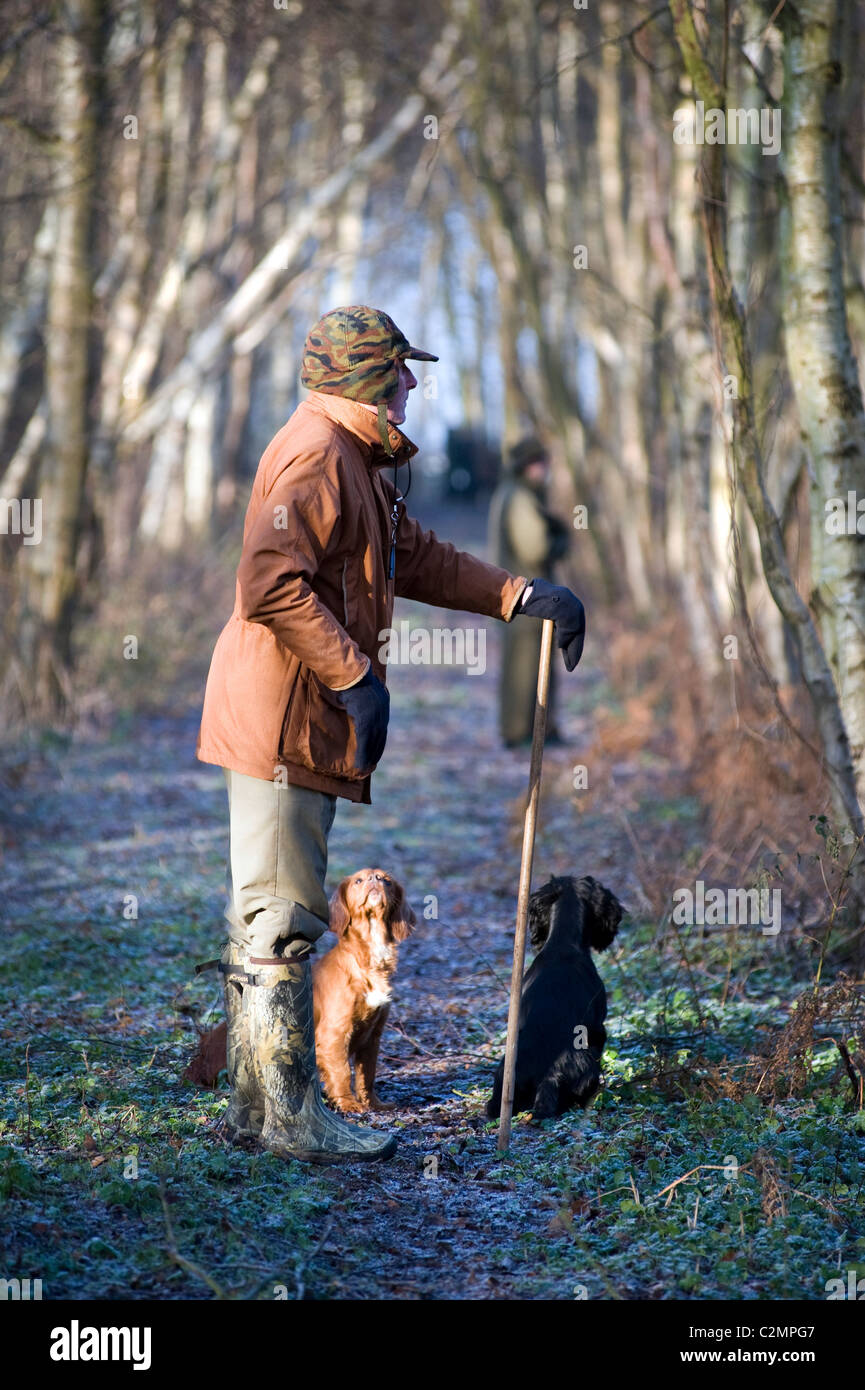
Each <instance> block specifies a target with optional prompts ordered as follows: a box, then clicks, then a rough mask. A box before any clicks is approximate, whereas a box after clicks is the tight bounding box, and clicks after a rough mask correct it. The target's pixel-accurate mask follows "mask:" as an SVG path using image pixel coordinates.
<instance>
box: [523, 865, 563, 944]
mask: <svg viewBox="0 0 865 1390" xmlns="http://www.w3.org/2000/svg"><path fill="white" fill-rule="evenodd" d="M561 895H562V882H561V880H560V879H557V878H551V879H550V880H549V882H548V883H545V884H543V886H542V887H541V888H537V889H536V890H535V892H534V893H532V895H531V897H530V898H529V937H530V939H531V943H532V950H533V951H535V952H537V951H539V950H540V949H541V947H542V946H544V945H546V941H547V937H548V936H549V934H550V923H551V921H552V914H553V906H554V904H555V903H556V902H557V901H558V899H559V898H560V897H561Z"/></svg>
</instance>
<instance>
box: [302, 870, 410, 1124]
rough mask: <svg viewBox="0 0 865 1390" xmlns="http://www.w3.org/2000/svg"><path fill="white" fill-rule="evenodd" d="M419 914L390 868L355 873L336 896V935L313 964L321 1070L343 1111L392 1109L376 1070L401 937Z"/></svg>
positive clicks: (332, 911) (323, 1081) (331, 1096)
mask: <svg viewBox="0 0 865 1390" xmlns="http://www.w3.org/2000/svg"><path fill="white" fill-rule="evenodd" d="M416 920H417V919H416V918H415V915H414V913H413V912H412V910H411V908H410V907H409V905H408V903H407V902H406V899H405V893H404V892H403V889H402V885H401V884H399V883H397V881H396V879H395V878H393V877H392V875H391V874H388V873H386V872H385V871H384V869H360V870H358V872H357V873H356V874H350V875H349V877H348V878H344V879H343V880H342V883H341V884H340V885H339V887H338V888H337V890H336V892H335V893H334V895H333V898H332V900H331V904H330V925H331V929H332V930H333V931H335V932H336V935H337V937H338V940H337V943H336V945H335V946H334V947H333V949H332V950H330V951H328V953H327V955H326V956H323V957H322V959H321V960H318V961H314V962H313V966H312V979H313V986H314V990H313V997H314V1001H315V1052H316V1058H317V1060H318V1070H319V1074H320V1076H321V1084H322V1086H323V1087H324V1090H325V1092H326V1094H327V1096H328V1097H329V1099H330V1100H331V1101H332V1102H333V1104H334V1105H335V1106H336V1107H337V1108H338V1109H339V1110H342V1111H358V1110H393V1109H394V1106H392V1105H386V1104H385V1103H384V1102H383V1101H381V1100H379V1098H378V1096H377V1095H376V1092H375V1069H376V1063H377V1062H378V1049H379V1044H380V1042H381V1035H382V1032H383V1030H384V1025H385V1022H386V1020H387V1016H388V1013H389V1012H390V986H391V979H392V977H393V975H394V972H395V971H396V961H397V952H398V946H399V942H400V941H405V939H406V937H407V936H409V935H410V933H411V930H412V928H413V927H414V925H415V922H416ZM351 1062H354V1090H355V1094H354V1095H352V1090H351V1072H350V1069H349V1068H350V1063H351Z"/></svg>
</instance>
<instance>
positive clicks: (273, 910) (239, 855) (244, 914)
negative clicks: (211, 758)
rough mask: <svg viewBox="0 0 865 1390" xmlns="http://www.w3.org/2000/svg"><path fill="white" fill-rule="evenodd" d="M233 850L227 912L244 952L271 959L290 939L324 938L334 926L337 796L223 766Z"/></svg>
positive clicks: (232, 933) (234, 937)
mask: <svg viewBox="0 0 865 1390" xmlns="http://www.w3.org/2000/svg"><path fill="white" fill-rule="evenodd" d="M222 770H223V772H224V773H225V782H226V786H227V788H228V813H229V820H230V833H231V853H230V860H229V869H228V872H227V874H226V889H227V892H228V902H227V904H226V908H225V916H226V918H227V920H228V924H229V928H230V935H231V939H232V941H234V942H235V943H236V944H237V945H238V946H240V947H241V949H243V950H245V951H248V952H249V953H250V954H251V955H255V956H271V955H272V954H273V948H274V946H275V945H276V942H277V941H279V940H280V939H281V938H282V937H291V936H303V937H305V938H306V940H307V941H316V940H317V939H318V937H320V936H321V935H322V934H323V933H324V932H325V931H327V926H328V905H327V894H326V893H325V891H324V879H325V874H326V873H327V837H328V835H329V834H330V829H331V826H332V825H333V819H334V816H335V814H336V797H335V796H329V795H328V794H327V793H326V792H315V791H310V790H308V788H306V787H293V786H285V785H280V784H279V783H278V782H270V781H265V780H264V779H262V778H260V777H247V776H246V775H245V774H244V773H242V772H232V771H230V770H229V769H228V768H223V769H222Z"/></svg>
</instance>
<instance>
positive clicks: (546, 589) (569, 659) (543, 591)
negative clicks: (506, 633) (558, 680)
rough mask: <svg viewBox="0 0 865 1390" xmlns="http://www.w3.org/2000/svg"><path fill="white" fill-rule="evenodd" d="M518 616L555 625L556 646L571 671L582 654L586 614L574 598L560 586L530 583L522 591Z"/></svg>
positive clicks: (575, 597)
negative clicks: (543, 619)
mask: <svg viewBox="0 0 865 1390" xmlns="http://www.w3.org/2000/svg"><path fill="white" fill-rule="evenodd" d="M527 593H528V594H529V597H528V599H527V598H526V594H527ZM517 612H518V613H525V614H527V615H528V617H530V618H552V620H553V622H554V623H555V625H556V646H557V647H561V649H562V657H563V659H564V663H565V666H566V667H567V669H568V670H569V671H573V669H574V667H575V666H576V665H577V663H578V661H579V659H580V657H581V656H582V654H583V642H584V641H585V639H586V610H585V608H584V607H583V605H582V604H581V602H580V600H579V599H578V598H577V596H576V594H572V593H571V591H570V589H566V588H564V586H563V585H561V584H550V582H549V580H547V579H533V580H532V581H531V583H530V584H527V585H526V587H525V589H524V590H523V597H522V600H521V602H520V606H519V608H518V609H517Z"/></svg>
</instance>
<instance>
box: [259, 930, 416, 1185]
mask: <svg viewBox="0 0 865 1390" xmlns="http://www.w3.org/2000/svg"><path fill="white" fill-rule="evenodd" d="M246 969H247V970H248V971H250V972H253V971H254V972H255V974H254V978H255V980H256V984H255V985H254V986H253V987H251V988H248V989H246V990H245V991H244V1003H245V1002H246V1000H247V999H248V1000H249V1017H250V1022H251V1030H250V1037H251V1042H252V1050H253V1053H254V1056H255V1065H256V1070H257V1074H258V1080H259V1085H260V1087H261V1092H262V1094H263V1097H264V1126H263V1128H262V1131H261V1135H260V1138H261V1143H262V1145H263V1147H264V1148H265V1149H269V1150H270V1152H271V1153H274V1154H278V1155H279V1157H280V1158H296V1159H300V1160H301V1162H304V1163H344V1162H349V1161H351V1160H361V1159H376V1158H390V1156H391V1154H393V1153H394V1152H395V1150H396V1137H395V1136H394V1135H389V1134H381V1133H379V1132H378V1131H377V1130H374V1129H368V1128H367V1127H366V1126H365V1125H357V1124H352V1123H351V1122H350V1121H348V1120H344V1119H342V1117H341V1116H339V1115H336V1114H334V1113H333V1111H331V1110H328V1109H327V1108H326V1106H325V1104H324V1102H323V1100H322V1098H321V1088H320V1085H319V1080H318V1071H317V1069H316V1064H315V1024H314V1019H313V1008H312V967H311V965H310V962H309V960H308V959H301V958H299V957H296V956H294V957H292V956H285V957H281V958H279V959H275V958H273V957H271V958H268V959H266V960H265V959H261V958H260V957H257V956H248V957H247V964H246Z"/></svg>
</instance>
